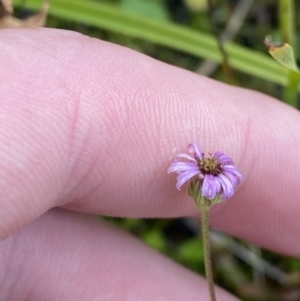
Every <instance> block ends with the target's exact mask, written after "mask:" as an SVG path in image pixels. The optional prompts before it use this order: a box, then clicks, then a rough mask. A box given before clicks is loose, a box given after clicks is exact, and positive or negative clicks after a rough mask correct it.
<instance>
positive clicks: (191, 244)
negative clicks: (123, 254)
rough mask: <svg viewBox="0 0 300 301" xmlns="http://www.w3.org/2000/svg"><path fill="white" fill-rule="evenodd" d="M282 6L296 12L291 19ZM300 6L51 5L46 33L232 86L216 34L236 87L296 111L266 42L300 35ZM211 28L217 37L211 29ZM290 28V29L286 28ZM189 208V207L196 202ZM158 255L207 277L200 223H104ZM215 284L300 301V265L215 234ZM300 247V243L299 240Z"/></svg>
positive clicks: (164, 1)
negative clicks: (74, 35) (97, 43)
mask: <svg viewBox="0 0 300 301" xmlns="http://www.w3.org/2000/svg"><path fill="white" fill-rule="evenodd" d="M13 3H14V6H15V15H16V16H18V17H21V18H23V17H26V16H28V15H30V14H31V13H32V12H33V11H37V10H38V9H39V8H40V7H41V4H42V1H41V0H27V1H23V0H19V1H17V0H15V1H13ZM285 5H290V7H291V5H292V6H294V7H293V10H292V13H291V12H288V11H286V10H284V6H285ZM299 9H300V3H299V1H295V2H294V1H290V0H284V1H272V0H261V1H251V0H227V1H221V0H218V1H214V10H213V14H210V13H209V11H208V9H207V1H206V0H111V1H109V0H103V1H101V0H94V1H92V0H86V1H84V0H51V2H50V12H49V16H48V20H47V24H46V27H53V28H61V29H69V30H73V31H78V32H81V33H83V34H86V35H89V36H93V37H96V38H99V39H102V40H107V41H110V42H113V43H116V44H120V45H123V46H126V47H129V48H132V49H134V50H136V51H139V52H142V53H144V54H146V55H148V56H151V57H153V58H155V59H158V60H160V61H163V62H166V63H169V64H172V65H176V66H178V67H181V68H184V69H188V70H191V71H193V72H196V73H199V74H203V75H206V76H209V77H212V78H214V79H217V80H219V81H223V82H228V81H229V78H228V73H226V70H225V72H224V69H223V68H222V66H221V65H222V64H220V63H221V62H222V56H221V54H220V51H219V49H218V44H217V42H216V35H215V31H217V33H218V35H219V37H222V40H223V41H224V43H223V45H224V49H225V51H226V54H227V56H228V61H229V66H230V69H231V73H232V76H233V79H234V83H235V84H236V85H239V86H242V87H245V88H249V89H253V90H258V91H261V92H264V93H266V94H269V95H272V96H274V97H276V98H279V99H282V100H283V101H286V102H288V103H290V104H291V105H293V106H295V107H298V105H299V102H298V83H299V81H297V80H296V84H295V81H293V80H291V72H290V71H289V70H288V69H286V68H284V67H282V66H281V65H279V64H278V63H277V62H275V61H274V60H273V59H272V58H271V57H270V55H269V54H268V52H267V49H266V47H265V45H264V43H263V41H264V39H265V37H266V35H272V37H273V40H276V41H281V42H290V41H286V40H285V31H289V32H290V33H292V36H293V43H292V44H293V45H292V46H293V47H294V50H295V54H296V60H298V59H299V51H297V34H296V32H297V31H296V29H300V24H299V22H300V18H298V19H297V18H295V16H296V14H297V12H299ZM211 18H213V21H214V24H215V26H214V29H215V30H213V28H212V25H211ZM287 25H288V26H290V27H289V28H288V29H286V26H287ZM191 201H192V200H191ZM107 219H108V220H109V221H110V222H112V223H114V224H116V225H118V226H119V227H121V228H123V229H124V230H126V231H129V232H131V233H132V234H133V235H135V236H137V237H139V238H141V239H142V240H143V241H144V242H145V243H146V244H148V245H150V246H151V247H153V248H155V249H157V250H158V251H159V252H161V253H164V254H166V255H167V256H168V257H171V258H173V259H174V260H175V261H177V262H179V263H180V264H183V265H185V266H186V267H187V268H189V269H191V270H193V271H195V272H197V273H200V274H204V262H203V251H202V242H201V239H199V237H198V232H199V223H198V221H196V220H193V219H191V218H183V219H177V220H133V219H116V218H107ZM211 236H212V251H213V261H214V274H215V282H216V283H217V284H218V285H220V286H222V287H224V288H225V289H227V290H228V291H230V292H232V293H233V294H235V295H236V296H238V297H239V298H241V299H242V300H265V301H266V300H270V301H271V300H272V301H276V300H281V301H297V300H298V301H299V300H300V274H299V270H300V260H299V259H296V258H289V257H284V256H281V255H278V254H274V253H272V252H269V251H267V250H261V249H260V248H258V247H256V246H253V245H250V244H248V243H246V242H243V241H241V240H236V239H234V238H231V237H228V236H225V235H224V234H221V233H218V232H215V231H214V232H212V233H211ZM295 239H297V238H295Z"/></svg>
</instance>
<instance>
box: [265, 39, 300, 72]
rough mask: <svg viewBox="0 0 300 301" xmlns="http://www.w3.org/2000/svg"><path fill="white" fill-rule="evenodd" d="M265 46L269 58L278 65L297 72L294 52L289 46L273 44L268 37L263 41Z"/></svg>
mask: <svg viewBox="0 0 300 301" xmlns="http://www.w3.org/2000/svg"><path fill="white" fill-rule="evenodd" d="M265 45H266V46H267V48H268V51H269V53H270V54H271V56H272V57H273V58H274V59H275V60H276V61H277V62H278V63H280V64H281V65H283V66H285V67H286V68H288V69H290V70H293V71H297V72H299V70H298V67H297V65H296V61H295V56H294V50H293V48H292V47H291V46H290V45H289V44H287V43H277V42H273V41H272V40H271V37H269V36H268V37H266V39H265Z"/></svg>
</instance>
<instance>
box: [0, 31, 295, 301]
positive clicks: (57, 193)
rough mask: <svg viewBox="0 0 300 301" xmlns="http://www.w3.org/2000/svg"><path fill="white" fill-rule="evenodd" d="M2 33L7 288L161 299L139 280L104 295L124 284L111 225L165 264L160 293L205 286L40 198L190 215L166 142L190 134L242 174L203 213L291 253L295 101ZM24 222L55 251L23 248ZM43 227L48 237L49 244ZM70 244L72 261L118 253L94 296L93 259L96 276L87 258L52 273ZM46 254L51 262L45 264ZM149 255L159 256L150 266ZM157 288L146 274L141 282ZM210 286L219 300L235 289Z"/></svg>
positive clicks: (102, 52)
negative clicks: (231, 191) (102, 291)
mask: <svg viewBox="0 0 300 301" xmlns="http://www.w3.org/2000/svg"><path fill="white" fill-rule="evenodd" d="M0 41H1V47H0V66H1V72H0V95H1V97H0V102H1V103H0V104H1V105H0V206H1V212H0V237H1V239H2V240H3V239H5V238H7V237H9V238H8V239H6V240H3V242H2V243H1V244H0V254H4V255H5V256H1V255H0V258H2V259H1V260H3V262H4V263H5V264H6V265H7V267H6V270H5V271H4V270H2V279H3V280H2V281H0V289H1V291H4V289H6V293H7V296H18V298H19V297H20V298H19V299H18V300H22V298H23V300H29V299H30V300H41V295H40V294H45V295H43V297H44V299H43V300H53V298H54V296H53V295H51V294H50V292H53V290H54V289H55V290H58V291H61V292H64V294H65V295H60V296H59V297H57V298H55V300H74V295H75V292H76V291H77V290H79V285H78V284H79V283H81V281H82V283H84V285H83V286H84V287H86V285H90V286H89V287H90V289H89V292H86V293H87V294H89V295H87V296H89V298H88V299H89V300H91V298H93V297H94V299H92V300H100V299H101V300H118V298H119V300H126V299H124V294H125V296H126V297H128V300H135V299H134V298H136V300H160V299H158V297H155V298H154V297H153V296H145V294H147V292H148V290H147V289H145V290H143V289H144V288H145V287H146V288H147V285H146V284H145V286H144V287H143V288H141V290H140V291H139V290H138V289H137V290H136V295H135V297H133V296H132V295H131V292H125V293H124V291H122V290H120V291H122V292H120V295H117V297H116V296H114V297H110V296H111V295H110V294H111V292H112V291H114V290H116V288H118V289H119V288H120V286H121V287H124V283H126V282H124V281H125V280H126V279H127V278H126V277H125V280H124V278H120V271H121V270H120V269H121V268H123V270H124V271H126V269H127V270H128V267H127V265H126V262H123V261H122V258H123V256H124V255H123V253H121V249H122V248H121V246H119V244H116V237H120V238H121V241H123V242H124V248H125V249H126V250H127V251H126V252H128V253H130V252H133V250H134V253H133V254H134V255H133V258H135V260H136V259H139V258H143V259H144V260H145V261H146V262H147V261H148V262H151V263H152V264H151V269H152V270H151V271H150V272H151V275H153V278H154V279H155V278H157V277H158V275H159V277H162V275H164V279H169V278H170V275H172V279H171V280H170V281H165V282H163V280H161V281H158V282H159V283H160V285H161V290H163V293H162V295H161V300H177V299H175V297H176V296H180V298H179V297H178V300H182V298H183V297H182V296H194V295H195V296H199V294H200V296H201V294H203V296H204V294H206V286H205V282H201V281H200V280H199V279H198V278H197V277H196V276H195V275H193V274H191V273H189V272H187V271H185V270H184V269H182V268H179V267H178V266H176V265H174V264H172V263H170V262H169V261H167V260H165V259H163V258H162V257H160V256H158V255H157V254H156V253H153V252H152V251H151V250H148V249H147V248H145V247H144V246H141V245H140V244H139V243H137V242H136V241H135V240H133V239H132V238H130V237H128V236H127V235H125V234H122V233H120V232H119V231H117V230H115V229H111V228H110V227H109V226H107V225H105V224H103V223H101V222H95V221H90V220H89V218H87V217H84V216H81V215H80V214H79V213H78V214H75V213H67V211H62V210H51V212H50V213H48V214H46V216H45V212H47V211H48V210H49V209H51V208H54V207H61V206H63V207H64V208H65V209H72V210H76V211H80V212H87V213H94V214H95V213H97V214H102V215H111V216H126V217H141V218H143V217H179V216H189V215H190V216H196V215H198V212H197V210H196V208H195V206H194V203H193V201H192V200H191V199H190V198H189V197H188V196H187V192H186V187H184V188H183V189H182V190H181V191H180V192H178V191H177V190H176V188H175V184H176V179H175V177H176V176H175V175H169V176H168V175H167V174H166V170H167V168H168V166H169V164H170V158H171V156H172V154H173V155H174V150H176V152H185V151H186V149H187V145H188V143H190V142H195V143H199V144H200V146H201V147H202V150H203V151H204V152H213V151H217V150H220V151H222V152H224V153H226V154H228V155H229V156H230V157H232V158H234V161H235V164H236V166H237V167H238V169H239V170H240V171H241V173H242V174H243V183H242V184H241V185H240V186H239V187H238V188H237V191H236V193H235V195H234V197H232V198H231V199H230V200H226V201H224V202H222V203H221V204H218V205H217V206H215V207H214V208H213V209H212V212H211V225H212V226H213V227H216V228H218V229H220V230H222V231H224V232H227V233H229V234H232V235H235V236H237V237H241V238H244V239H246V240H248V241H250V242H254V243H256V244H258V245H261V246H262V247H266V248H269V249H272V250H274V251H277V252H281V253H284V254H288V255H294V256H299V254H300V243H299V240H298V239H297V237H298V233H299V228H300V219H299V214H300V203H299V201H298V198H299V196H298V194H299V192H298V189H297V188H298V179H299V176H300V158H299V156H300V154H299V152H297V149H298V147H299V144H300V137H299V135H298V133H299V129H300V118H299V117H300V116H299V112H297V111H296V110H294V109H292V108H290V107H288V106H287V105H284V104H282V103H280V102H279V101H277V100H275V99H272V98H271V97H268V96H266V95H262V94H260V93H257V92H253V91H249V90H245V89H241V88H236V87H231V86H228V85H225V84H221V83H218V82H216V81H213V80H210V79H208V78H204V77H201V76H198V75H195V74H193V73H191V72H187V71H184V70H181V69H179V68H175V67H172V66H169V65H166V64H163V63H161V62H158V61H155V60H153V59H151V58H149V57H146V56H145V55H142V54H139V53H136V52H134V51H131V50H129V49H126V48H123V47H120V46H116V45H112V44H109V43H105V42H102V41H99V40H96V39H91V38H88V37H85V36H82V35H80V34H77V33H73V32H68V31H61V30H52V29H34V30H1V31H0ZM64 215H66V216H67V218H66V220H65V218H64ZM35 220H36V221H35ZM33 221H35V222H33ZM32 222H33V223H32ZM64 223H65V224H64ZM26 225H28V226H27V227H26ZM71 226H72V227H71ZM24 227H25V228H24ZM73 228H75V230H76V231H73V230H74V229H73ZM39 229H43V231H42V230H39ZM17 231H20V232H18V233H16V232H17ZM53 233H54V234H53ZM55 233H56V234H55ZM89 233H91V234H90V235H91V236H93V235H94V237H95V239H90V240H87V241H86V243H85V247H86V251H81V252H78V253H76V254H75V255H70V254H72V250H74V249H75V250H76V247H77V244H79V243H80V244H82V240H84V239H83V237H86V236H88V235H89ZM99 233H100V234H99ZM102 233H103V235H104V236H105V239H104V244H105V245H106V247H107V248H108V249H105V248H103V250H100V251H99V248H100V247H101V246H99V242H98V243H97V237H101V236H102ZM32 235H34V237H35V239H34V241H35V243H36V248H37V246H39V248H38V249H43V248H44V249H47V250H52V252H51V254H49V253H48V252H47V254H49V256H50V255H51V256H52V257H53V258H52V259H47V258H46V257H45V256H44V255H43V256H42V255H41V254H40V253H39V251H35V252H36V253H35V252H32V250H31V249H30V248H28V249H25V250H22V246H23V244H21V243H20V242H22V241H27V240H32ZM47 235H49V236H47ZM45 236H46V237H45ZM53 236H55V237H56V239H57V243H56V246H59V248H58V250H57V248H56V247H55V245H53V246H51V241H52V240H51V239H50V238H51V237H53ZM110 238H111V239H110ZM69 240H70V241H69ZM60 242H61V243H60ZM63 242H64V243H63ZM136 244H137V245H138V247H135V246H136ZM100 249H101V248H100ZM108 250H109V251H108ZM23 251H24V252H25V253H24V252H23ZM18 252H19V253H18ZM20 252H21V253H22V254H23V256H25V255H26V260H27V259H28V258H29V259H30V258H31V260H36V258H39V260H41V263H40V262H38V264H39V265H38V266H37V268H36V269H33V270H30V266H26V262H25V263H23V264H20V263H19V262H18V260H19V256H17V255H16V254H20ZM154 254H155V255H154ZM27 256H28V257H27ZM70 256H71V258H73V260H74V261H76V262H78V264H79V267H78V269H79V270H81V267H82V266H91V267H92V268H95V267H94V265H95V262H96V261H97V260H100V261H99V262H100V264H101V262H104V263H105V264H108V263H109V262H113V261H112V260H113V259H114V260H116V258H117V262H118V263H119V265H118V268H117V269H114V270H110V269H109V265H108V267H107V273H109V274H108V275H111V279H115V276H116V275H118V277H117V280H118V281H117V282H116V283H110V284H109V285H108V286H107V285H104V284H103V287H105V288H107V293H106V295H105V296H103V295H102V297H101V298H100V299H97V289H98V288H97V285H99V279H102V277H103V273H104V272H103V271H100V270H99V271H98V270H96V271H94V270H93V271H92V272H91V274H92V275H93V277H87V275H89V271H86V272H85V273H82V274H80V275H79V276H78V278H77V279H76V281H74V282H71V283H70V285H69V286H68V288H67V289H66V290H65V289H64V280H63V279H69V278H70V277H71V278H72V277H73V276H74V270H72V268H73V267H71V266H70V265H72V264H73V262H72V261H71V262H68V258H69V257H70ZM87 257H88V258H87ZM24 258H25V257H24ZM101 258H105V259H104V261H101ZM29 259H28V260H29ZM89 259H90V261H89V263H86V262H85V261H86V260H89ZM137 261H138V262H139V260H137ZM8 262H9V264H8ZM55 262H60V266H61V267H62V268H61V270H59V271H57V270H56V271H55V266H53V265H54V264H53V263H55ZM107 262H108V263H107ZM155 262H160V264H163V265H165V269H163V271H162V270H159V268H158V267H155ZM4 263H3V264H4ZM35 264H36V265H37V263H35ZM22 265H24V267H23V266H22ZM40 265H42V266H43V267H44V270H46V271H47V275H48V276H47V277H50V276H51V275H52V277H54V278H55V275H58V274H59V276H60V277H58V278H55V279H57V281H56V282H52V284H51V281H50V282H49V283H50V284H49V285H48V286H47V287H48V289H49V290H48V291H47V290H46V289H45V291H40V287H44V286H45V283H48V282H47V281H46V279H47V277H45V280H43V277H41V275H40V274H39V273H41V270H40V269H39V268H38V267H39V266H40ZM128 266H129V267H130V266H132V263H130V264H128ZM119 267H120V268H119ZM52 269H53V274H52ZM26 273H29V274H30V277H25V276H24V275H25V274H26ZM173 274H174V275H173ZM12 279H13V280H12ZM14 279H19V280H20V279H21V280H20V281H19V282H18V283H19V284H18V286H17V289H16V288H15V287H14V288H12V283H14ZM59 279H60V280H61V282H60V281H59ZM122 279H123V280H122ZM141 279H148V278H147V275H145V270H144V268H143V267H141V268H138V267H137V268H136V269H135V270H134V272H133V273H132V275H130V277H129V281H138V282H141ZM157 279H158V278H157ZM195 279H196V280H195ZM0 280H1V277H0ZM37 283H40V286H39V285H37ZM104 283H105V282H104ZM130 283H131V284H132V282H130ZM162 283H163V285H164V287H163V286H162ZM1 285H2V287H1ZM51 285H52V286H51ZM122 285H123V286H122ZM58 287H59V289H58ZM100 287H102V286H100ZM156 287H157V283H155V282H152V283H150V284H149V287H148V289H149V290H151V289H153V288H156ZM126 288H127V286H126ZM134 291H135V290H134ZM66 292H67V293H68V295H66ZM47 293H49V297H48V299H47V297H46V296H47V295H46V294H47ZM13 294H15V295H13ZM82 294H83V293H82ZM180 294H182V295H180ZM189 294H191V295H189ZM193 294H194V295H193ZM218 294H219V296H220V297H219V299H218V300H234V298H233V297H229V296H228V295H226V294H225V293H224V292H221V291H219V292H218ZM26 296H27V297H26ZM28 296H29V297H28ZM82 296H83V295H81V297H82ZM91 296H93V297H91ZM174 296H175V297H174ZM26 298H27V299H26ZM59 298H61V299H59ZM141 298H142V299H141ZM147 298H148V299H147ZM153 298H154V299H153ZM191 299H195V297H192V298H191ZM200 299H201V298H200ZM0 300H1V299H0ZM3 300H7V298H6V299H3ZM10 300H13V298H10ZM78 300H79V299H78ZM80 300H82V299H80Z"/></svg>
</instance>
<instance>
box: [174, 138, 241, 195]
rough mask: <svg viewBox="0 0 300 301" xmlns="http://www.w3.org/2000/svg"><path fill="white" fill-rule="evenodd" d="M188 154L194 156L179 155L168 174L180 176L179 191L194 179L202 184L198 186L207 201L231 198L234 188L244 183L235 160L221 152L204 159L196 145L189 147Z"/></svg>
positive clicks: (178, 178) (192, 144)
mask: <svg viewBox="0 0 300 301" xmlns="http://www.w3.org/2000/svg"><path fill="white" fill-rule="evenodd" d="M188 152H189V153H190V154H192V155H188V154H184V153H182V154H178V155H177V156H176V157H175V159H174V161H173V162H172V164H171V165H170V167H169V169H168V173H171V172H176V173H177V174H178V176H177V184H176V187H177V189H178V190H180V188H181V186H182V185H183V184H184V183H186V182H187V181H189V180H191V179H192V180H193V181H194V180H196V182H198V183H200V184H201V185H198V187H199V189H201V196H202V197H204V198H206V199H207V200H214V199H215V198H216V197H221V199H226V198H229V197H231V196H232V195H233V193H234V187H235V186H236V185H238V184H239V183H241V181H242V175H241V174H240V172H239V171H238V170H237V169H236V167H235V166H234V163H233V160H232V159H231V158H230V157H228V156H227V155H225V154H223V153H221V152H219V151H217V152H215V153H214V155H213V156H212V155H210V157H208V158H207V157H204V154H203V153H202V152H201V150H200V147H199V146H198V145H197V144H194V143H190V144H189V145H188ZM180 159H183V160H181V161H180ZM191 183H192V182H191ZM194 184H195V181H194ZM194 187H195V186H194Z"/></svg>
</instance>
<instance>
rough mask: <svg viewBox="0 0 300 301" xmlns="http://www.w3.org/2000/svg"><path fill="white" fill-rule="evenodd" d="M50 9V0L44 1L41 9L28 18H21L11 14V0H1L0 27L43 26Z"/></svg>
mask: <svg viewBox="0 0 300 301" xmlns="http://www.w3.org/2000/svg"><path fill="white" fill-rule="evenodd" d="M48 10H49V1H48V0H46V1H44V3H43V5H42V8H41V10H40V11H39V12H38V13H36V14H34V15H33V16H31V17H28V18H27V19H24V20H21V19H18V18H15V17H13V16H12V15H11V13H12V12H13V7H12V2H11V0H0V29H1V28H19V27H27V28H28V27H41V26H44V25H45V23H46V19H47V14H48Z"/></svg>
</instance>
